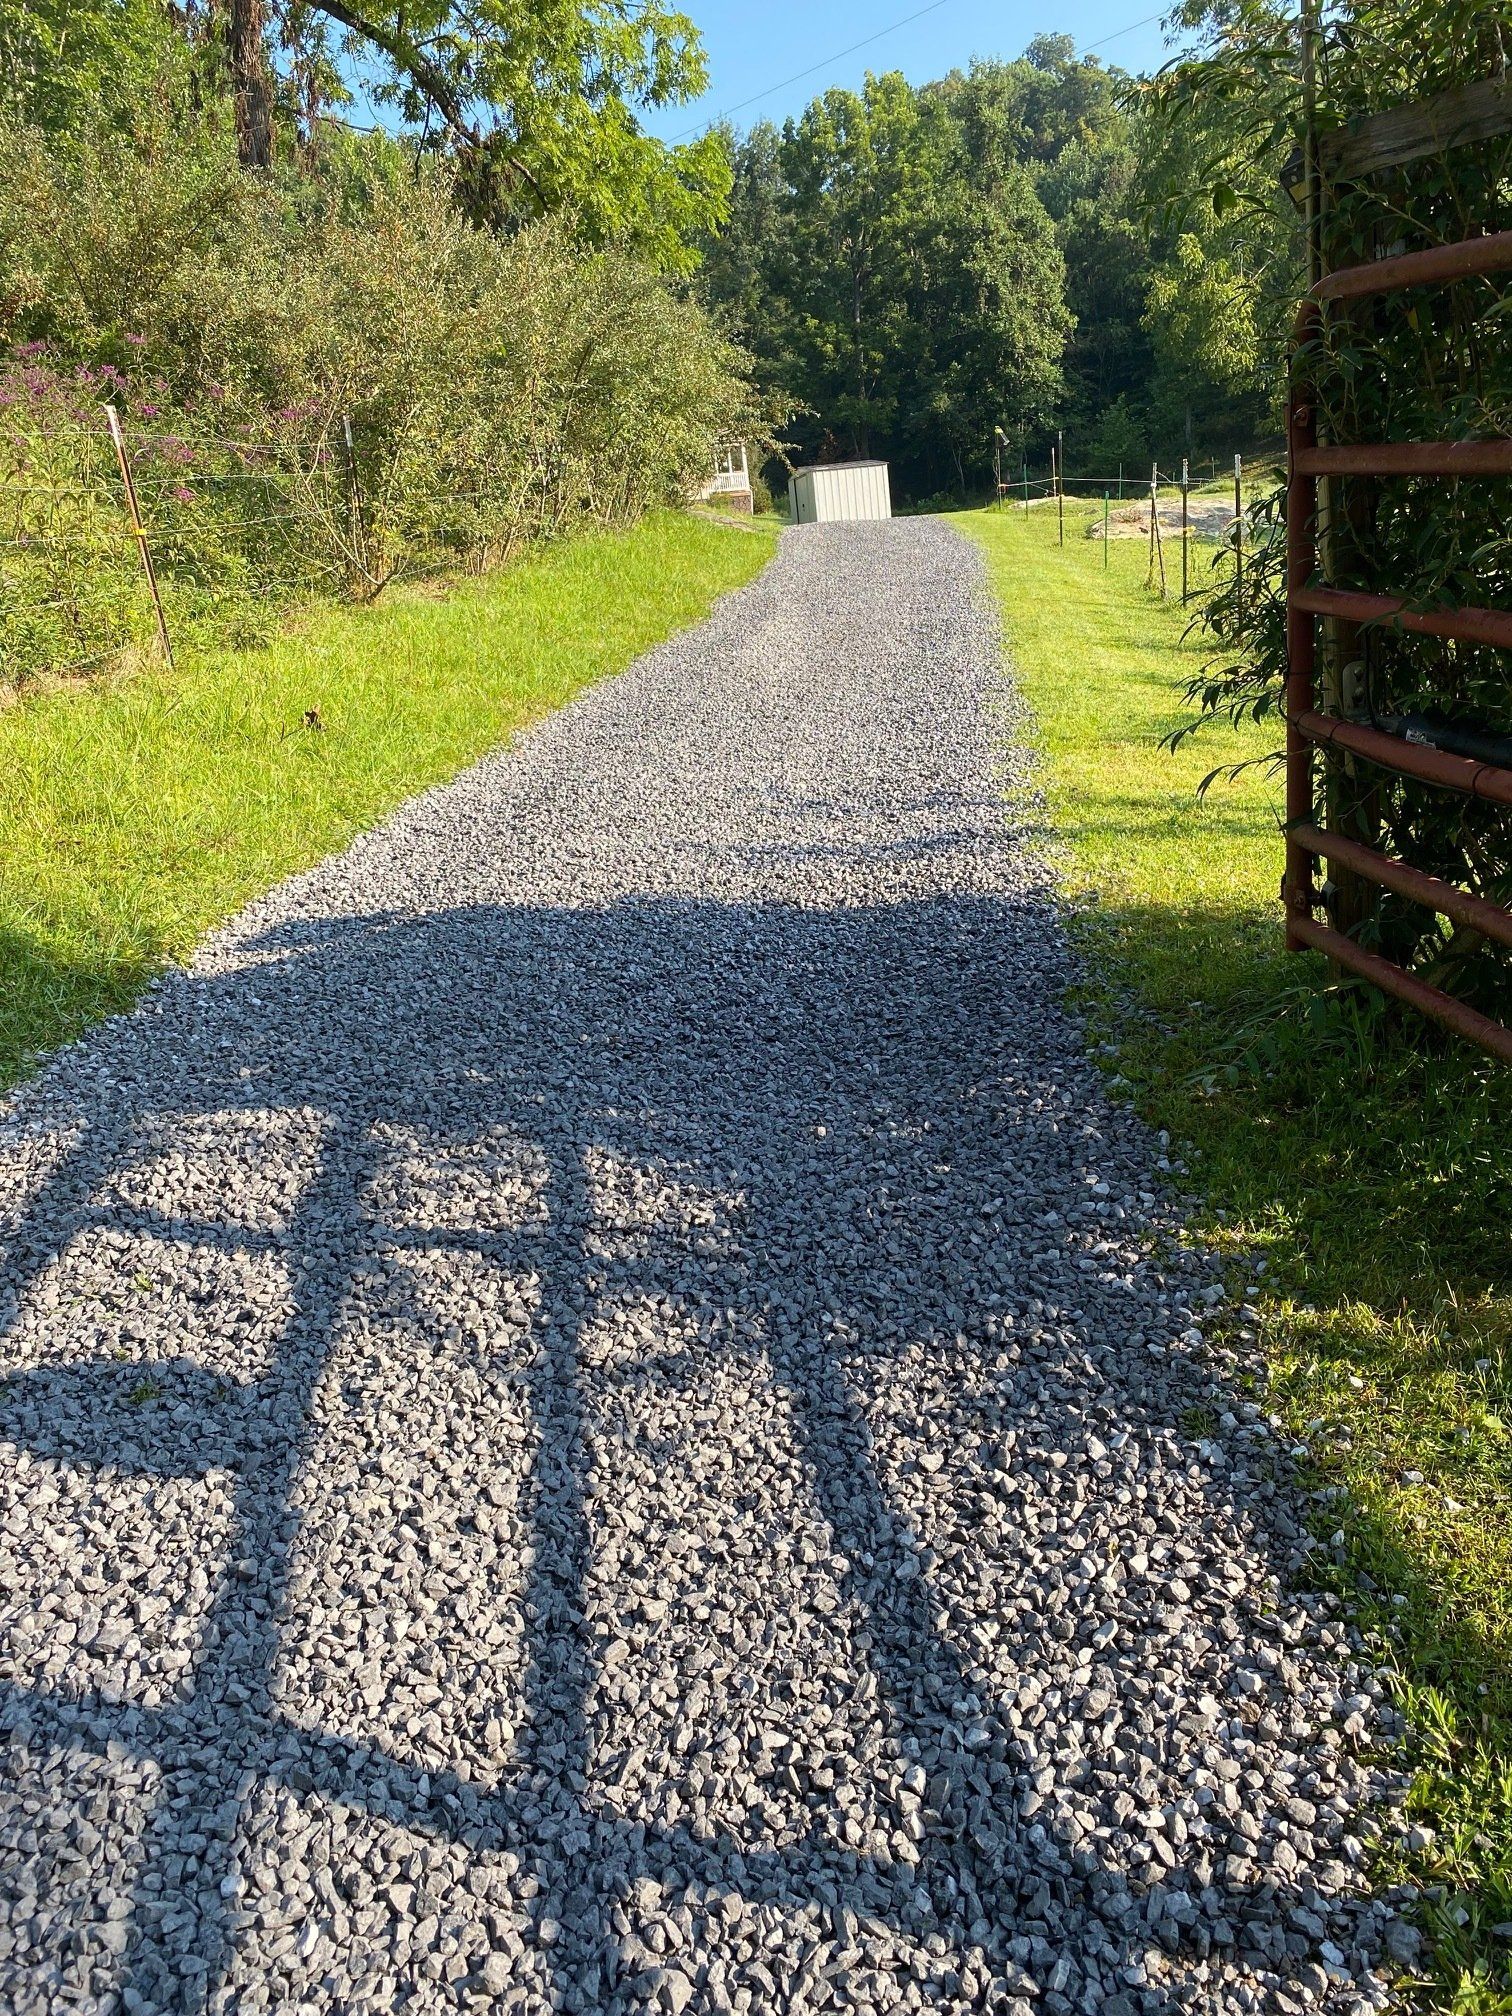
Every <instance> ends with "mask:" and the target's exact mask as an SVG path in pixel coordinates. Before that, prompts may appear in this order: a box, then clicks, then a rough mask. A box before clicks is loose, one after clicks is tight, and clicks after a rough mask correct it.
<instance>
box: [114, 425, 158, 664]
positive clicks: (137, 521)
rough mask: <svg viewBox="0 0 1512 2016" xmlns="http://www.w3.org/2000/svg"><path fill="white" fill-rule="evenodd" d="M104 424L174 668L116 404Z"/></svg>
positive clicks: (150, 553) (143, 568)
mask: <svg viewBox="0 0 1512 2016" xmlns="http://www.w3.org/2000/svg"><path fill="white" fill-rule="evenodd" d="M105 424H106V426H107V427H109V429H110V440H111V445H112V447H113V448H114V449H115V455H116V463H117V466H118V467H119V469H120V471H121V488H122V490H123V491H124V492H125V493H126V509H127V510H128V511H129V512H130V514H131V529H132V532H133V533H134V534H135V535H136V548H137V554H138V557H139V558H140V560H141V562H142V572H143V573H144V574H145V575H146V576H147V588H148V591H149V593H150V594H151V596H152V613H153V615H154V616H155V617H156V618H157V634H158V644H159V646H160V648H161V650H162V653H163V657H164V659H165V661H166V663H167V666H168V670H169V671H170V672H171V671H172V670H173V646H172V645H171V644H170V643H169V641H168V619H167V617H166V616H165V615H164V614H163V598H162V596H161V595H160V594H159V593H158V584H157V573H156V571H155V570H154V568H153V565H152V550H151V548H150V547H149V546H148V544H147V528H146V526H145V525H143V523H142V514H141V512H140V510H139V509H138V508H137V494H136V484H135V483H134V482H133V481H132V475H131V460H130V457H129V456H128V455H127V453H126V437H125V435H124V434H123V433H122V432H121V416H120V414H119V413H118V412H117V411H116V409H115V407H114V406H113V405H111V404H109V403H108V402H107V404H106V407H105Z"/></svg>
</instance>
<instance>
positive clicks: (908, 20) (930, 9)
mask: <svg viewBox="0 0 1512 2016" xmlns="http://www.w3.org/2000/svg"><path fill="white" fill-rule="evenodd" d="M949 5H950V0H930V4H929V5H928V6H927V7H920V8H919V9H918V10H917V12H915V13H913V14H905V15H904V16H903V17H902V19H901V20H898V21H890V22H889V23H888V25H887V26H886V27H885V28H879V29H877V31H876V33H875V34H872V35H863V36H862V38H861V40H860V41H859V42H852V43H851V44H850V46H849V48H846V49H837V50H836V51H835V53H834V55H833V56H826V57H825V58H824V59H823V61H822V62H819V63H811V64H810V65H809V66H808V68H807V69H806V70H795V71H794V73H793V75H792V76H791V77H784V78H783V79H782V82H781V83H780V84H769V85H768V86H767V87H766V89H765V90H764V91H757V92H755V93H754V94H753V95H752V96H751V97H749V98H742V99H741V100H740V102H739V104H738V105H727V106H725V108H724V109H723V110H722V111H720V112H717V113H716V114H715V115H714V117H713V118H712V119H704V120H700V121H698V122H697V123H696V124H694V125H692V126H687V127H684V129H683V131H682V132H681V133H674V134H673V136H672V138H671V139H670V140H669V141H668V142H667V145H668V146H669V147H675V146H676V145H677V143H678V142H679V141H680V140H686V139H687V138H688V136H689V135H690V134H692V133H707V132H709V131H710V130H711V129H712V128H713V127H715V126H717V125H718V124H719V122H720V120H721V119H729V118H732V117H733V116H734V114H735V113H737V112H744V111H746V110H747V108H748V107H750V106H752V105H759V104H760V103H761V101H762V99H763V98H773V97H775V96H776V95H777V93H778V92H779V91H786V90H787V88H788V86H789V85H790V84H801V83H802V82H803V80H804V78H805V77H812V76H814V75H815V73H816V72H818V71H820V70H828V69H830V68H831V66H832V65H834V64H836V63H843V62H844V61H845V59H846V57H847V56H854V55H855V53H856V51H857V50H858V49H869V48H870V47H871V45H872V44H873V43H874V42H881V41H882V40H883V39H884V38H885V37H886V36H888V35H896V34H897V32H898V30H899V29H900V28H907V27H910V26H911V25H912V23H913V22H915V21H922V20H923V19H924V16H925V15H926V14H936V13H938V12H939V10H940V9H941V8H942V7H947V6H949ZM1165 11H1166V10H1165V9H1164V8H1161V9H1160V11H1159V12H1158V13H1155V14H1146V15H1145V16H1144V18H1143V19H1142V20H1139V21H1130V22H1128V23H1127V24H1126V25H1125V26H1124V27H1122V28H1115V29H1114V30H1113V32H1112V34H1111V35H1100V36H1099V37H1098V39H1097V40H1096V41H1095V42H1087V43H1084V44H1083V45H1082V47H1081V49H1080V50H1079V51H1078V54H1079V55H1082V56H1088V55H1090V54H1091V52H1092V51H1093V50H1094V49H1104V48H1106V47H1107V45H1108V43H1110V42H1117V41H1119V40H1120V39H1121V38H1122V37H1123V36H1125V35H1132V34H1133V33H1134V32H1135V30H1136V29H1139V28H1148V27H1149V26H1150V24H1151V23H1152V22H1155V21H1159V20H1160V19H1161V18H1162V16H1163V15H1164V13H1165Z"/></svg>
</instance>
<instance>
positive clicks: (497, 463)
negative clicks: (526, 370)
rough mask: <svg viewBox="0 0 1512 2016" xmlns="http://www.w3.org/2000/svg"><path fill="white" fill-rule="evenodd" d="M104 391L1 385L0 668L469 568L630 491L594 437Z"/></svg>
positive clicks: (493, 561)
mask: <svg viewBox="0 0 1512 2016" xmlns="http://www.w3.org/2000/svg"><path fill="white" fill-rule="evenodd" d="M152 421H153V415H152V414H151V413H150V412H148V413H147V414H145V415H140V416H137V417H135V418H126V417H124V416H123V415H122V413H121V412H120V410H119V408H118V406H117V405H115V404H114V403H112V402H107V403H104V404H102V405H100V406H98V407H96V408H94V409H92V410H85V411H78V412H75V413H74V414H73V415H70V416H66V417H59V416H57V415H55V414H50V413H43V414H38V413H36V412H34V411H29V410H27V409H26V408H25V407H24V406H23V405H20V404H19V403H15V404H11V405H10V406H5V405H4V402H0V688H7V687H8V688H12V689H14V688H16V687H19V686H24V685H26V684H27V683H29V682H31V681H33V680H36V679H38V678H41V677H44V676H45V677H49V678H67V677H70V676H82V675H85V674H88V673H94V672H96V671H98V670H99V669H101V668H102V667H104V666H108V665H109V664H110V663H111V662H113V661H115V662H126V661H127V660H129V659H130V658H132V657H133V656H136V655H138V654H142V653H149V654H155V655H157V656H159V657H161V658H162V659H163V660H164V661H165V662H167V663H169V664H171V663H172V656H173V640H174V637H175V636H176V635H178V634H180V633H181V632H183V631H185V630H187V629H190V628H191V627H195V626H200V625H202V624H203V623H204V622H205V621H206V620H207V619H209V620H212V621H213V622H214V623H215V625H216V626H217V627H218V629H219V631H220V634H222V635H223V636H225V637H227V638H229V639H230V640H232V641H250V639H251V638H252V637H253V636H257V635H262V634H265V633H266V630H267V628H268V625H269V621H270V618H271V616H272V614H273V613H274V612H275V611H277V610H278V609H280V608H282V607H287V606H288V605H290V604H291V603H297V602H299V601H301V600H306V599H310V598H313V597H316V596H330V595H332V594H333V593H336V594H344V595H346V596H348V597H350V598H352V599H355V600H368V599H371V598H372V597H374V596H376V595H377V594H379V593H380V592H381V591H382V590H383V589H384V588H385V587H386V586H388V585H389V584H390V583H392V582H394V581H396V580H399V579H403V578H405V577H407V576H414V575H421V574H436V573H444V572H466V573H474V574H476V573H482V572H484V571H486V570H487V569H488V568H490V567H492V566H496V565H499V564H501V563H502V562H504V561H505V560H507V559H508V558H509V557H510V556H511V554H512V553H513V552H514V551H515V550H516V549H517V548H518V547H520V546H521V545H523V544H525V543H528V542H530V541H533V540H535V539H538V538H541V537H550V536H553V535H554V534H555V533H557V532H559V531H561V530H563V529H564V528H565V526H566V525H567V523H568V522H569V521H571V522H581V521H583V520H585V519H586V520H588V521H591V522H604V523H609V522H614V521H615V520H617V519H619V518H622V517H624V516H628V515H632V514H633V512H634V510H635V509H636V508H638V505H639V503H641V502H644V501H645V500H643V499H639V498H637V497H636V496H634V495H633V494H631V491H632V486H633V481H634V479H633V476H631V475H629V474H628V473H626V472H624V471H617V472H615V473H614V474H613V475H612V476H610V477H608V478H606V476H605V471H604V458H598V459H596V457H595V452H594V446H593V444H589V446H588V447H587V449H585V450H584V451H583V452H574V449H573V448H572V446H571V445H570V443H562V442H558V443H556V444H554V445H553V446H552V448H551V449H550V450H549V451H548V450H546V449H545V448H543V447H542V445H541V436H540V434H538V435H537V437H536V439H535V440H534V441H531V442H512V441H507V440H492V441H490V440H481V441H480V440H478V439H476V438H475V439H471V440H460V439H459V440H458V441H457V443H456V444H455V450H456V452H455V454H454V455H453V456H452V457H451V458H450V460H449V461H448V458H447V457H446V456H444V455H443V456H442V457H440V458H439V459H438V458H437V457H436V455H435V452H434V447H433V444H430V443H427V444H425V447H424V450H423V452H411V451H408V450H407V449H406V448H405V446H404V444H403V443H402V441H401V442H398V443H396V442H395V441H394V439H393V437H392V435H388V436H384V437H382V438H375V439H373V440H371V441H370V440H367V439H365V438H364V436H363V434H362V432H361V430H360V429H357V428H354V427H353V425H352V422H351V421H350V420H349V419H348V418H347V417H346V416H345V415H343V414H339V413H332V414H327V415H325V416H318V415H312V414H310V413H307V412H304V413H296V412H290V413H288V414H283V415H278V416H275V419H274V422H273V426H274V428H275V429H276V431H271V432H269V433H268V434H267V435H266V436H264V437H262V438H254V437H252V436H251V435H243V436H238V435H236V434H232V433H226V432H224V431H217V430H215V429H214V428H207V429H206V430H205V431H203V432H199V431H195V430H193V429H186V428H184V427H182V426H171V427H170V426H162V425H158V426H154V425H153V424H152Z"/></svg>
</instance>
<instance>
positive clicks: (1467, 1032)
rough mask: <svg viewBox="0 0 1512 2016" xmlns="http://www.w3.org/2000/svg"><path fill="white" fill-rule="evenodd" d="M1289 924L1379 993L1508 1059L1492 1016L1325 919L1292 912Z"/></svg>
mask: <svg viewBox="0 0 1512 2016" xmlns="http://www.w3.org/2000/svg"><path fill="white" fill-rule="evenodd" d="M1291 928H1292V931H1293V932H1294V934H1295V935H1296V937H1297V938H1298V939H1299V940H1300V941H1301V942H1302V943H1303V944H1304V945H1312V946H1314V947H1316V949H1317V950H1318V951H1319V952H1324V953H1326V954H1327V955H1328V957H1329V958H1330V959H1334V960H1337V962H1338V963H1339V965H1341V966H1347V967H1348V968H1349V970H1350V971H1351V972H1352V973H1358V974H1359V975H1360V977H1361V978H1362V979H1364V980H1369V981H1370V982H1371V984H1372V985H1373V986H1376V987H1379V988H1380V989H1381V991H1382V993H1383V994H1394V995H1395V996H1396V997H1397V999H1398V1000H1399V1001H1405V1002H1407V1004H1408V1005H1409V1006H1410V1007H1413V1008H1416V1009H1417V1010H1418V1011H1419V1013H1420V1014H1423V1015H1427V1016H1430V1017H1431V1018H1432V1019H1433V1020H1434V1021H1435V1022H1440V1023H1442V1024H1443V1026H1444V1027H1445V1028H1446V1029H1450V1030H1452V1031H1453V1032H1454V1034H1455V1035H1456V1036H1463V1037H1465V1038H1467V1039H1468V1041H1470V1042H1471V1043H1478V1044H1479V1045H1480V1047H1481V1048H1482V1049H1483V1050H1489V1051H1490V1052H1491V1054H1492V1055H1493V1056H1494V1057H1500V1059H1501V1060H1502V1062H1503V1063H1504V1064H1512V1029H1506V1028H1503V1026H1502V1024H1501V1023H1500V1022H1493V1021H1492V1020H1491V1017H1490V1016H1489V1015H1482V1014H1481V1012H1480V1010H1479V1009H1478V1008H1471V1007H1469V1006H1468V1005H1467V1004H1466V1003H1465V1002H1463V1001H1456V1000H1455V998H1454V996H1453V995H1452V994H1446V993H1445V992H1444V990H1443V989H1442V988H1441V987H1431V986H1430V985H1429V984H1428V982H1427V981H1426V980H1419V979H1418V977H1417V975H1416V974H1415V973H1409V972H1407V971H1406V969H1405V968H1404V967H1401V966H1396V965H1393V963H1392V961H1391V960H1389V959H1383V958H1382V957H1381V956H1380V954H1379V953H1378V952H1367V951H1365V950H1364V948H1363V947H1362V946H1359V945H1356V943H1355V941H1354V940H1353V938H1346V937H1345V935H1344V933H1343V932H1342V931H1335V930H1334V928H1333V927H1332V925H1330V924H1319V923H1317V922H1316V921H1315V920H1314V919H1313V918H1311V917H1294V918H1293V919H1292V922H1291Z"/></svg>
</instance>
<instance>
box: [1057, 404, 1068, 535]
mask: <svg viewBox="0 0 1512 2016" xmlns="http://www.w3.org/2000/svg"><path fill="white" fill-rule="evenodd" d="M1055 511H1056V516H1057V518H1058V519H1059V520H1060V543H1061V544H1062V546H1064V545H1065V543H1066V437H1065V435H1064V434H1062V432H1061V431H1060V429H1059V428H1058V427H1057V428H1056V430H1055Z"/></svg>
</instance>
